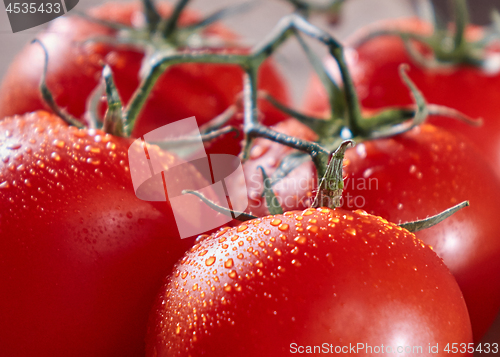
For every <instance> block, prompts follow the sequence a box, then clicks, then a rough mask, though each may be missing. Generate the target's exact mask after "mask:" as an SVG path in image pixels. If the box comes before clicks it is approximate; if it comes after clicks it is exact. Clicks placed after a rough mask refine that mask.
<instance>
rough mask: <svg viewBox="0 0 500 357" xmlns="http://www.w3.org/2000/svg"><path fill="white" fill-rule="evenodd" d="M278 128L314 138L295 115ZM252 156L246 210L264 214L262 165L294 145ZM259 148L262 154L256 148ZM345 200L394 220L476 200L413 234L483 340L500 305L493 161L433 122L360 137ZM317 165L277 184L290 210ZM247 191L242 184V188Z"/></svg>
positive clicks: (304, 197)
mask: <svg viewBox="0 0 500 357" xmlns="http://www.w3.org/2000/svg"><path fill="white" fill-rule="evenodd" d="M278 127H280V128H281V129H280V130H281V131H282V132H284V133H287V134H289V135H296V136H298V137H300V138H308V139H310V138H312V137H314V133H313V132H312V131H311V130H310V129H308V128H307V127H306V126H304V125H302V124H300V123H298V122H297V121H296V120H293V119H290V120H288V121H286V122H283V123H280V124H279V125H278V126H277V128H278ZM252 152H254V153H255V157H253V158H251V159H250V160H249V161H247V162H245V164H244V168H245V177H246V181H247V185H248V194H249V196H248V198H249V202H250V206H249V211H250V212H252V213H254V214H257V215H261V216H263V215H266V214H268V210H267V208H266V205H265V201H264V198H263V197H262V189H263V184H262V181H261V180H262V177H261V175H260V173H259V172H258V171H257V170H256V167H258V166H262V167H264V168H265V169H266V172H267V174H268V175H269V176H271V175H272V174H273V173H274V171H275V169H276V167H277V166H278V165H279V163H280V162H281V160H282V159H283V157H284V156H285V155H286V154H287V153H289V152H290V151H289V150H288V149H283V146H282V145H280V144H276V143H271V142H269V141H267V140H266V141H264V140H261V141H256V143H255V146H254V147H253V149H252ZM257 154H259V155H257ZM345 165H346V166H345V171H344V175H345V181H344V183H345V188H344V200H343V206H342V207H343V208H345V209H350V210H354V209H364V210H366V211H367V212H368V213H372V214H376V215H380V216H382V217H384V218H386V219H388V220H390V221H392V222H400V221H403V222H406V221H414V220H416V219H422V218H425V217H427V216H429V215H433V214H437V213H439V212H441V211H443V210H445V209H447V208H450V207H451V206H453V205H455V204H458V203H460V202H462V201H465V200H469V201H470V203H471V207H468V208H466V209H464V210H463V211H462V212H459V213H457V214H455V215H453V216H452V217H450V218H448V219H447V220H446V221H445V222H442V223H440V224H439V225H437V226H436V227H433V228H431V229H428V230H424V231H421V232H417V233H416V235H417V237H419V238H420V239H422V240H423V241H424V242H426V243H427V244H429V245H431V246H432V247H433V248H434V250H435V252H436V253H437V254H438V255H439V256H440V257H442V258H443V259H444V261H445V263H446V264H447V265H448V267H449V268H450V270H451V272H452V273H453V274H454V276H455V277H456V279H457V281H458V283H459V285H460V288H461V289H462V291H463V293H464V297H465V301H466V302H467V304H468V308H469V312H470V315H471V320H472V327H473V331H474V338H475V340H476V341H479V340H480V338H481V336H483V335H484V333H485V332H486V330H487V329H488V327H489V326H490V325H491V323H492V321H493V320H494V318H495V316H496V314H497V312H498V309H499V307H500V283H498V282H499V281H500V276H499V274H500V266H499V264H500V243H499V241H498V240H497V239H496V237H497V236H498V234H497V232H498V230H499V229H500V225H499V224H498V223H497V221H498V220H497V219H496V218H495V217H496V216H495V215H496V212H498V211H499V210H500V203H499V202H500V201H499V200H500V197H499V195H500V183H499V182H498V179H496V178H495V175H494V173H493V171H492V169H491V168H490V167H489V165H488V162H487V161H486V160H485V159H483V158H482V157H481V155H480V154H479V153H478V151H477V149H476V148H475V147H474V146H473V145H472V143H470V142H469V141H468V140H467V139H466V138H463V137H460V136H458V134H451V133H449V132H447V131H446V130H444V129H442V128H438V127H435V126H432V125H430V124H426V125H423V126H422V127H421V128H420V129H418V128H417V129H414V130H412V131H411V132H409V133H405V134H403V135H399V136H396V137H394V138H391V139H380V140H374V141H368V142H364V143H360V144H358V145H357V146H356V147H354V148H352V149H349V150H347V153H346V160H345ZM315 182H316V178H315V168H314V165H312V163H311V162H306V163H304V164H302V165H301V166H299V167H298V168H296V169H295V170H294V171H292V172H291V174H290V176H289V177H285V178H284V179H283V183H282V184H277V185H276V186H275V188H276V189H275V190H274V192H275V194H276V195H277V196H278V198H279V200H280V202H282V203H284V204H283V208H284V210H285V211H287V210H294V209H302V208H303V206H302V205H303V203H304V202H311V200H310V198H311V197H314V193H313V191H311V187H315V184H316V183H315ZM245 194H247V191H242V192H241V195H245Z"/></svg>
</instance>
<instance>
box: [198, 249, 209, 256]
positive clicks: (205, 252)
mask: <svg viewBox="0 0 500 357" xmlns="http://www.w3.org/2000/svg"><path fill="white" fill-rule="evenodd" d="M207 253H208V250H204V251H203V252H200V254H198V256H200V257H202V256H204V255H205V254H207Z"/></svg>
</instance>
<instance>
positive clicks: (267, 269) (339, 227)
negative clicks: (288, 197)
mask: <svg viewBox="0 0 500 357" xmlns="http://www.w3.org/2000/svg"><path fill="white" fill-rule="evenodd" d="M360 341H363V343H366V344H367V345H370V346H381V345H382V344H383V345H384V346H385V347H384V348H386V349H387V347H388V346H391V348H394V349H396V348H397V346H398V345H401V344H404V345H410V346H422V347H423V348H424V351H425V349H426V348H428V346H429V343H431V344H432V345H434V344H436V343H439V345H440V346H441V345H442V346H443V347H444V346H445V345H446V343H448V342H449V341H457V342H458V343H469V342H471V341H472V336H471V330H470V323H469V318H468V315H467V309H466V307H465V303H464V301H463V298H462V296H461V292H460V290H459V288H458V286H457V284H456V282H455V280H454V279H453V277H452V275H451V274H450V272H449V271H448V269H447V268H446V266H445V265H444V263H443V262H442V260H441V259H440V258H438V257H437V256H436V254H435V253H434V252H433V251H432V250H431V249H430V248H429V247H428V246H426V245H425V244H423V243H422V242H421V241H420V240H418V239H416V238H415V236H414V235H413V234H411V233H409V232H408V231H406V230H404V229H402V228H400V227H398V226H396V225H394V224H392V223H388V222H387V221H385V220H383V219H381V218H379V217H375V216H371V215H368V214H366V213H364V212H362V211H356V212H351V211H347V210H341V209H338V210H330V209H327V208H323V209H317V210H316V209H308V210H305V211H293V212H287V213H285V214H284V215H276V216H268V217H264V218H260V219H257V220H253V221H248V222H245V223H243V224H242V225H240V226H239V227H235V228H231V229H226V230H222V231H220V232H219V233H217V234H214V235H212V236H211V237H209V238H207V239H206V240H204V241H202V242H201V243H200V244H197V245H196V246H194V247H193V248H192V249H191V250H190V252H189V253H188V254H187V255H185V256H184V258H183V259H182V260H181V261H180V263H179V264H178V265H177V266H176V268H174V272H173V273H172V275H171V276H170V277H169V278H168V279H167V281H166V284H165V286H164V287H163V288H162V290H161V294H160V296H159V298H158V300H157V303H156V307H155V309H154V310H153V312H152V315H151V319H150V326H149V329H148V339H147V356H187V355H190V356H221V357H224V356H242V357H245V356H289V355H290V354H291V353H297V352H298V351H300V350H299V348H300V347H299V346H302V348H303V349H304V348H305V347H304V346H322V347H323V346H324V345H323V344H326V345H327V349H328V353H332V354H333V353H334V351H335V347H338V346H340V347H343V346H349V344H352V345H355V346H356V344H357V343H360ZM403 341H404V342H403ZM293 351H295V352H293ZM303 351H304V350H303ZM322 351H323V350H322ZM314 352H316V354H315V355H319V352H318V350H315V351H314ZM385 352H387V351H385ZM309 353H311V352H309ZM359 353H360V354H363V355H372V354H373V353H370V352H368V353H367V352H365V351H362V350H361V351H359ZM424 354H425V352H424ZM398 355H399V354H398ZM409 355H412V356H416V355H418V353H416V351H414V352H413V353H409ZM438 355H443V356H444V355H445V352H444V351H440V352H439V354H438Z"/></svg>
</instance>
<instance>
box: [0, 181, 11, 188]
mask: <svg viewBox="0 0 500 357" xmlns="http://www.w3.org/2000/svg"><path fill="white" fill-rule="evenodd" d="M9 187H10V185H9V183H8V182H7V181H4V182H2V183H0V188H9Z"/></svg>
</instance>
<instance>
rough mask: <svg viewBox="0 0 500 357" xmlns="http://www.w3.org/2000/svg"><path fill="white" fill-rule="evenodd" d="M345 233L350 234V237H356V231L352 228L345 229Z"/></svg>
mask: <svg viewBox="0 0 500 357" xmlns="http://www.w3.org/2000/svg"><path fill="white" fill-rule="evenodd" d="M345 232H346V233H347V234H350V235H352V236H355V235H356V229H354V228H352V227H349V228H346V230H345Z"/></svg>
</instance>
